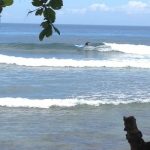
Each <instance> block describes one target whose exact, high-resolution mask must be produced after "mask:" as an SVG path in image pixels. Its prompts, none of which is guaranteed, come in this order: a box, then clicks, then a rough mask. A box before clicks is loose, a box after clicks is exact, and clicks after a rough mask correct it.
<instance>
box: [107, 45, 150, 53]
mask: <svg viewBox="0 0 150 150" xmlns="http://www.w3.org/2000/svg"><path fill="white" fill-rule="evenodd" d="M105 45H106V46H108V47H110V48H111V49H112V50H115V51H120V52H123V53H129V54H139V55H150V46H148V45H133V44H117V43H105Z"/></svg>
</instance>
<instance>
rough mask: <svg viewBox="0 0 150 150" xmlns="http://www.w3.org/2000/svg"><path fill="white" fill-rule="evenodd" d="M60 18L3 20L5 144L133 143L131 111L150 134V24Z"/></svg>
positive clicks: (105, 149)
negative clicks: (51, 27) (62, 21)
mask: <svg viewBox="0 0 150 150" xmlns="http://www.w3.org/2000/svg"><path fill="white" fill-rule="evenodd" d="M56 26H57V27H58V28H59V30H60V32H61V35H60V36H58V35H56V34H54V35H53V36H52V37H50V38H48V39H45V40H44V41H43V42H40V41H39V40H38V34H39V32H40V31H41V28H40V26H39V25H34V24H0V133H1V134H0V148H1V149H2V150H20V149H21V150H49V149H50V150H59V149H61V150H120V149H122V150H127V149H130V147H129V144H128V142H127V140H126V137H125V134H126V133H125V132H124V131H123V130H124V124H123V116H131V115H134V116H135V117H136V119H137V124H138V127H139V129H140V130H141V131H142V133H143V135H144V139H145V140H148V139H149V140H150V126H149V124H150V120H149V118H150V113H149V108H150V27H136V26H92V25H56ZM86 42H89V45H88V46H85V43H86Z"/></svg>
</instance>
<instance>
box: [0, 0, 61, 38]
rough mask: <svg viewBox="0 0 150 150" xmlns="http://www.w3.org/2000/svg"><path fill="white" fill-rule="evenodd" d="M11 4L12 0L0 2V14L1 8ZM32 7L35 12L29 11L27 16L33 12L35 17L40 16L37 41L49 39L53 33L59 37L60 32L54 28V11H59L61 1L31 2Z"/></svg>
mask: <svg viewBox="0 0 150 150" xmlns="http://www.w3.org/2000/svg"><path fill="white" fill-rule="evenodd" d="M12 4H13V0H0V13H1V12H2V10H3V7H6V6H10V5H12ZM32 5H33V6H34V7H36V9H35V10H31V11H29V12H28V14H30V13H33V12H35V15H36V16H42V17H43V22H42V23H41V27H42V31H41V33H40V34H39V40H41V41H42V40H43V39H44V38H45V37H49V36H51V35H52V34H53V31H55V32H56V33H58V34H59V35H60V31H59V30H58V29H57V28H56V27H55V26H54V24H53V23H54V22H55V20H56V13H55V11H56V10H59V9H61V8H62V6H63V1H62V0H32Z"/></svg>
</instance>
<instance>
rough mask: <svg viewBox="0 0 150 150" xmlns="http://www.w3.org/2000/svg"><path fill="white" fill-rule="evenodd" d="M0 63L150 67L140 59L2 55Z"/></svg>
mask: <svg viewBox="0 0 150 150" xmlns="http://www.w3.org/2000/svg"><path fill="white" fill-rule="evenodd" d="M0 64H9V65H19V66H28V67H76V68H83V67H89V68H100V67H109V68H126V67H133V68H150V61H149V60H145V59H140V60H134V59H133V60H130V59H128V60H121V59H120V60H119V59H112V60H75V59H57V58H49V59H47V58H25V57H15V56H7V55H0Z"/></svg>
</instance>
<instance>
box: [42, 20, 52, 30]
mask: <svg viewBox="0 0 150 150" xmlns="http://www.w3.org/2000/svg"><path fill="white" fill-rule="evenodd" d="M41 26H42V27H43V28H45V29H46V28H48V27H49V26H50V25H49V23H48V21H45V22H42V23H41Z"/></svg>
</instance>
